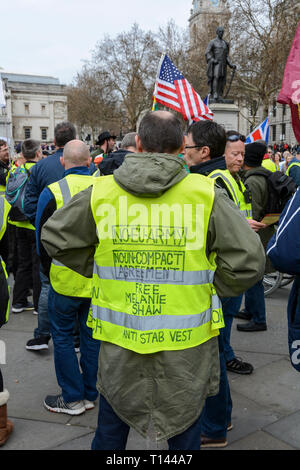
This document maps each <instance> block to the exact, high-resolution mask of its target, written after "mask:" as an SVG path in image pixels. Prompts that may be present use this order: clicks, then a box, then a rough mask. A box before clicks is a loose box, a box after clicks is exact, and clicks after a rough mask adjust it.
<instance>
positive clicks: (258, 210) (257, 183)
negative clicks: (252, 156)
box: [246, 175, 268, 222]
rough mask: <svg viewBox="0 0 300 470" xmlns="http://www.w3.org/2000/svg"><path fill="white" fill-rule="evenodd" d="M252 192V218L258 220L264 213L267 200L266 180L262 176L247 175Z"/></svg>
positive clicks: (247, 181)
mask: <svg viewBox="0 0 300 470" xmlns="http://www.w3.org/2000/svg"><path fill="white" fill-rule="evenodd" d="M246 183H247V186H248V187H249V189H250V191H251V194H252V202H251V204H252V215H253V219H254V220H256V221H257V222H260V221H261V220H262V218H263V217H264V215H265V207H266V205H267V202H268V190H267V182H266V178H265V177H264V176H260V175H259V176H258V175H256V176H249V178H247V180H246Z"/></svg>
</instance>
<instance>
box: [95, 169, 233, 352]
mask: <svg viewBox="0 0 300 470" xmlns="http://www.w3.org/2000/svg"><path fill="white" fill-rule="evenodd" d="M213 201H214V182H213V181H212V180H210V179H208V178H206V177H204V176H201V175H196V174H193V175H188V176H187V177H186V178H184V180H182V181H181V182H180V183H178V184H176V185H174V186H173V187H172V188H171V189H168V190H167V191H166V192H165V193H164V194H163V195H161V196H158V197H155V198H152V197H150V198H149V197H148V198H147V197H137V196H134V195H132V194H130V193H128V192H126V191H125V190H123V189H122V188H121V187H120V186H118V185H117V183H116V182H115V181H114V178H113V176H112V175H110V176H105V178H99V179H96V181H95V183H94V185H93V190H92V196H91V209H92V213H93V216H94V220H95V223H96V227H97V235H98V239H99V244H98V246H97V248H96V252H95V256H94V275H93V289H92V316H93V318H92V319H91V318H90V319H89V321H88V323H87V324H88V325H89V326H92V328H93V337H94V338H96V339H99V340H102V341H107V342H110V343H114V344H116V345H119V346H121V347H122V348H125V349H130V350H132V351H135V352H137V353H140V354H149V353H155V352H157V351H164V350H180V349H187V348H192V347H195V346H197V345H199V344H201V343H204V342H205V341H208V340H209V339H211V338H212V337H214V336H217V335H218V334H219V328H222V327H224V320H223V313H222V306H221V302H220V299H219V298H218V296H217V294H216V290H215V288H214V285H213V280H214V273H215V270H216V263H215V257H216V254H215V253H211V254H210V255H209V258H208V257H207V255H206V238H207V230H208V224H209V219H210V214H211V210H212V206H213Z"/></svg>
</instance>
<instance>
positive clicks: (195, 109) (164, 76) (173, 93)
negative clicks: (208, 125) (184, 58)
mask: <svg viewBox="0 0 300 470" xmlns="http://www.w3.org/2000/svg"><path fill="white" fill-rule="evenodd" d="M153 98H155V99H156V101H157V102H158V103H160V104H163V105H164V106H167V107H168V108H172V109H174V110H175V111H178V112H179V113H181V114H182V115H183V117H184V119H185V120H186V121H205V120H210V121H212V120H213V117H214V115H213V113H212V111H211V110H210V109H209V107H208V106H206V105H205V104H204V103H203V101H202V99H201V97H200V95H198V93H196V92H195V90H194V89H193V88H192V86H191V85H190V83H189V82H188V81H187V80H186V79H185V78H184V76H183V75H182V73H181V72H179V70H178V69H177V68H176V67H175V65H174V64H173V62H172V61H171V60H170V59H169V57H168V56H167V55H164V56H163V57H162V59H161V61H160V64H159V69H158V74H157V78H156V82H155V90H154V94H153Z"/></svg>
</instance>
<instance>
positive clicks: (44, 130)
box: [41, 127, 47, 140]
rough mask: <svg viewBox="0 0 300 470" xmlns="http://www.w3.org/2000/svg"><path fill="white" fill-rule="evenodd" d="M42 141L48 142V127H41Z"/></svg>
mask: <svg viewBox="0 0 300 470" xmlns="http://www.w3.org/2000/svg"><path fill="white" fill-rule="evenodd" d="M41 139H42V140H47V127H41Z"/></svg>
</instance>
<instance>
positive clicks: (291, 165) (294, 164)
mask: <svg viewBox="0 0 300 470" xmlns="http://www.w3.org/2000/svg"><path fill="white" fill-rule="evenodd" d="M293 166H299V167H300V162H299V163H297V162H293V163H291V164H290V165H289V166H288V169H287V170H286V175H288V176H290V169H291V168H292V167H293Z"/></svg>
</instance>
